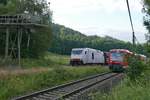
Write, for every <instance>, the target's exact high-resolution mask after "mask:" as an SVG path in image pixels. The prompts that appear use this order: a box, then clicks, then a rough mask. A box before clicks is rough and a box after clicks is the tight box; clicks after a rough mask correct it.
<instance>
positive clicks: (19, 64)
mask: <svg viewBox="0 0 150 100" xmlns="http://www.w3.org/2000/svg"><path fill="white" fill-rule="evenodd" d="M18 31H19V32H18V66H19V67H21V40H22V28H20V29H18Z"/></svg>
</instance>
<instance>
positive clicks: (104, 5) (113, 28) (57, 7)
mask: <svg viewBox="0 0 150 100" xmlns="http://www.w3.org/2000/svg"><path fill="white" fill-rule="evenodd" d="M48 2H51V6H50V7H51V10H52V11H53V22H54V23H58V24H61V25H65V26H66V27H69V28H72V29H74V30H77V31H79V32H81V33H83V34H86V35H98V36H106V35H107V36H111V37H114V38H117V39H120V40H124V41H130V42H131V40H132V30H131V26H130V21H129V15H128V9H127V5H126V0H48ZM129 3H130V9H131V14H132V19H133V25H134V29H135V34H136V37H137V39H138V41H139V42H141V43H143V42H145V33H147V30H146V29H145V27H144V26H143V15H144V14H143V13H142V11H141V10H142V2H141V0H129Z"/></svg>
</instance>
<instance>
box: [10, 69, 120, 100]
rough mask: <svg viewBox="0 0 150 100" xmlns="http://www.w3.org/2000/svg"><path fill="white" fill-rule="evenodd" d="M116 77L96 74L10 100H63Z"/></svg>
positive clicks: (110, 74) (112, 74) (107, 74)
mask: <svg viewBox="0 0 150 100" xmlns="http://www.w3.org/2000/svg"><path fill="white" fill-rule="evenodd" d="M116 75H118V74H117V73H111V72H108V73H103V74H98V75H94V76H90V77H86V78H84V79H80V80H78V81H73V82H70V83H67V84H63V85H59V86H56V87H53V88H49V89H46V90H42V91H38V92H35V93H32V94H29V95H25V96H21V97H18V98H15V99H12V100H59V99H62V98H63V99H65V98H68V97H69V96H71V95H73V94H76V93H79V92H80V91H82V90H86V89H88V88H90V87H92V86H94V85H96V84H98V83H100V82H103V81H105V80H107V79H110V78H112V77H114V76H116Z"/></svg>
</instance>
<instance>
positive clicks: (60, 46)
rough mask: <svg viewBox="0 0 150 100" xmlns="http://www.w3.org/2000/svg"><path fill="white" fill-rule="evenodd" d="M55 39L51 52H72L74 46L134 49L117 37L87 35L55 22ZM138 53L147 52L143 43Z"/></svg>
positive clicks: (139, 46)
mask: <svg viewBox="0 0 150 100" xmlns="http://www.w3.org/2000/svg"><path fill="white" fill-rule="evenodd" d="M52 29H53V30H52V31H53V39H52V44H51V48H50V49H49V50H50V51H51V52H54V53H59V54H70V52H71V49H72V48H85V47H88V48H94V49H99V50H102V51H109V50H110V49H115V48H116V49H117V48H119V49H129V50H131V51H133V50H134V49H135V48H133V46H132V44H131V43H129V42H124V41H121V40H117V39H115V38H112V37H109V36H106V37H99V36H86V35H83V34H82V33H80V32H78V31H74V30H72V29H70V28H66V27H65V26H62V25H58V24H53V25H52ZM136 52H137V53H142V54H145V53H146V52H145V50H144V49H143V46H142V45H137V50H136Z"/></svg>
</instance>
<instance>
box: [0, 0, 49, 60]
mask: <svg viewBox="0 0 150 100" xmlns="http://www.w3.org/2000/svg"><path fill="white" fill-rule="evenodd" d="M4 1H5V2H4ZM6 1H7V2H6ZM1 2H2V3H1V4H0V15H6V14H7V15H15V14H29V15H31V16H35V17H39V18H41V19H42V22H43V23H42V24H46V25H48V27H43V28H39V27H38V28H33V29H31V30H29V31H28V30H27V31H28V32H29V33H30V35H31V41H30V46H29V48H27V47H26V44H27V40H28V39H27V38H28V36H26V35H24V34H23V41H22V45H21V47H22V51H23V52H22V54H21V56H22V57H36V58H37V57H39V56H41V55H42V54H43V53H44V52H45V51H47V50H48V48H49V46H50V40H51V21H52V20H51V19H52V12H51V10H50V8H49V4H48V3H47V1H46V0H2V1H1ZM32 30H34V32H33V31H32ZM1 32H2V31H1ZM3 35H4V36H3ZM12 35H14V36H15V35H16V32H13V34H12ZM0 37H3V38H0V41H1V43H2V41H4V39H5V34H0ZM4 42H5V41H4ZM2 44H3V43H2ZM4 46H5V45H0V48H5V47H4ZM0 50H1V51H0V53H1V54H4V53H3V52H2V51H3V49H0Z"/></svg>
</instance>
